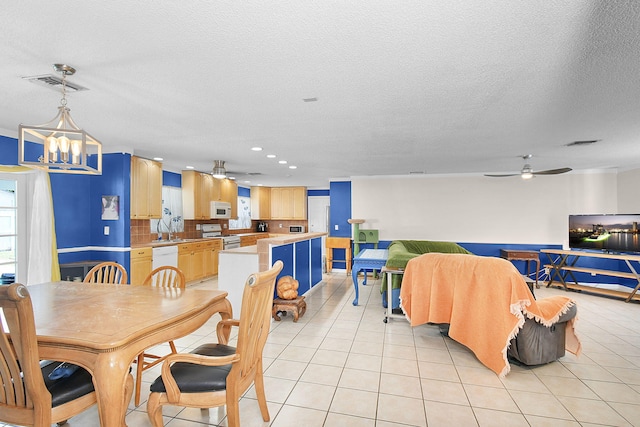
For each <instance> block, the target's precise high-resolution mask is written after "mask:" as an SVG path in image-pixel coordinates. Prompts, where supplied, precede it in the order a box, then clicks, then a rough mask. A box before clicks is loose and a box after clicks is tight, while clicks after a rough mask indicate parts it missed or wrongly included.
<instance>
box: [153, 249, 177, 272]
mask: <svg viewBox="0 0 640 427" xmlns="http://www.w3.org/2000/svg"><path fill="white" fill-rule="evenodd" d="M163 265H170V266H171V267H178V245H167V246H156V247H155V248H153V269H154V270H155V269H156V268H158V267H162V266H163Z"/></svg>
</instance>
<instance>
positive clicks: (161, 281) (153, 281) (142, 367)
mask: <svg viewBox="0 0 640 427" xmlns="http://www.w3.org/2000/svg"><path fill="white" fill-rule="evenodd" d="M186 282H187V281H186V279H185V277H184V273H183V272H182V270H180V269H179V268H176V267H171V266H169V265H164V266H162V267H158V268H156V269H155V270H153V271H152V272H151V273H149V275H148V276H147V277H146V278H145V279H144V281H143V282H142V285H143V286H157V287H161V288H167V289H169V288H177V289H184V288H185V285H186ZM169 347H171V353H169V354H176V353H177V352H178V351H177V350H176V345H175V344H174V342H173V341H169ZM169 354H166V355H164V356H160V355H157V354H152V353H146V352H143V353H140V354H139V355H138V359H137V360H136V389H135V404H136V406H138V405H139V404H140V386H141V385H142V372H143V371H146V370H147V369H151V368H153V367H154V366H156V365H157V364H158V363H161V362H162V361H164V359H165V358H166V357H167V356H168V355H169Z"/></svg>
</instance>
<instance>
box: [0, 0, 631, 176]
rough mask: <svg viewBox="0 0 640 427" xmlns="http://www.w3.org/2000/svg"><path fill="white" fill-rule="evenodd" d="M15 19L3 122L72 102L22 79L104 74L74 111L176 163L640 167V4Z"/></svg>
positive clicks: (143, 6)
mask: <svg viewBox="0 0 640 427" xmlns="http://www.w3.org/2000/svg"><path fill="white" fill-rule="evenodd" d="M0 31H1V32H2V38H1V39H0V56H1V57H2V59H3V61H2V63H1V64H0V93H1V94H2V96H0V106H1V109H0V133H2V134H5V135H8V136H14V137H15V136H16V135H17V127H18V124H19V123H24V124H38V123H44V122H46V121H48V120H49V119H51V118H52V117H53V116H55V114H56V112H57V106H58V104H59V99H60V94H59V93H56V92H55V91H53V90H51V89H48V88H44V87H41V86H38V85H35V84H31V83H29V82H27V81H25V80H23V79H22V77H24V76H33V75H39V74H50V73H53V69H52V64H54V63H67V64H70V65H72V66H74V67H75V68H77V70H78V72H77V73H76V75H75V76H72V77H70V80H71V81H72V82H74V83H77V84H80V85H83V86H86V87H87V88H89V90H88V91H84V92H78V93H74V94H71V95H69V96H68V106H69V107H70V108H71V114H72V116H73V118H74V119H75V121H76V122H77V123H78V124H79V125H80V126H82V127H83V128H85V129H86V130H88V131H89V132H90V133H91V134H92V135H94V136H95V137H96V138H98V139H100V140H101V141H102V143H103V147H104V150H105V151H106V152H119V151H126V152H131V153H134V154H137V155H140V156H143V157H155V156H161V157H163V158H164V159H165V160H164V164H165V168H166V169H169V170H173V171H176V172H178V171H180V170H181V169H183V168H184V167H185V166H186V165H193V166H195V168H196V169H199V170H202V171H210V170H211V167H212V164H213V160H216V159H220V160H225V161H226V162H227V169H228V170H230V171H234V172H245V173H254V174H255V173H259V174H261V175H254V176H250V177H248V176H244V175H238V181H239V182H240V183H241V184H244V185H256V184H264V185H307V186H310V187H319V188H326V187H327V186H328V182H329V180H330V179H344V178H348V177H350V176H367V175H406V174H409V173H410V172H424V173H427V174H448V173H455V174H457V173H478V174H482V173H501V172H513V171H518V170H519V169H520V168H521V167H522V165H523V161H522V159H520V158H519V157H518V156H521V155H523V154H529V153H530V154H533V155H534V157H533V159H532V161H531V165H532V166H533V168H534V170H542V169H553V168H560V167H566V166H568V167H571V168H573V169H574V170H585V169H606V168H618V169H619V170H620V169H626V168H632V167H639V166H640V2H636V1H615V2H607V1H583V0H574V1H571V0H569V1H563V2H549V1H543V0H538V1H526V2H524V1H520V2H513V1H509V0H504V1H495V0H489V1H483V2H477V1H471V0H467V1H462V0H458V1H446V2H443V1H413V2H411V1H407V2H391V1H370V0H369V1H361V0H350V1H345V2H340V1H325V2H317V1H314V2H310V1H281V2H272V1H257V0H248V1H241V2H240V1H234V2H219V1H207V2H205V1H191V2H186V1H178V0H174V1H167V0H158V1H154V2H148V1H138V2H131V1H125V0H117V1H109V2H89V1H86V0H68V1H55V2H53V1H49V0H42V1H33V0H22V1H13V2H10V4H8V5H3V9H2V14H1V15H0ZM313 97H315V98H317V99H318V100H317V102H304V101H303V99H305V98H313ZM590 139H599V140H601V141H600V142H598V143H597V144H593V145H589V146H579V147H566V144H568V143H570V142H572V141H576V140H590ZM253 146H261V147H263V148H264V151H262V152H259V153H258V152H253V151H251V150H250V148H251V147H253ZM270 153H272V154H276V155H277V158H276V159H267V158H266V154H270ZM280 159H285V160H287V161H288V162H289V164H290V165H295V166H297V167H298V168H297V169H295V170H290V169H288V168H287V167H286V166H283V165H280V164H278V163H277V160H280ZM0 163H1V162H0ZM486 179H491V178H486ZM540 179H545V178H540ZM246 180H251V184H245V181H246Z"/></svg>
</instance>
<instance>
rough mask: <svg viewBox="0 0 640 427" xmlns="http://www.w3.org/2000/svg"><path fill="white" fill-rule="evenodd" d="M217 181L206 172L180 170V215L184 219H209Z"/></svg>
mask: <svg viewBox="0 0 640 427" xmlns="http://www.w3.org/2000/svg"><path fill="white" fill-rule="evenodd" d="M214 181H217V180H216V179H215V178H214V177H213V176H211V175H210V174H208V173H202V172H197V171H182V216H183V217H184V219H210V218H211V211H210V209H211V200H212V196H213V194H214V191H215V189H216V184H217V183H216V182H214Z"/></svg>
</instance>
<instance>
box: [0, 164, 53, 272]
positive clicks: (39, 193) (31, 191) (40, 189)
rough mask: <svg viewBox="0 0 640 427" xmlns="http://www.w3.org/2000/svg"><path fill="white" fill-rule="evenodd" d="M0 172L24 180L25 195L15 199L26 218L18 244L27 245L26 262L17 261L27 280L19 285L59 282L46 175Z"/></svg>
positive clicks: (2, 168) (1, 169)
mask: <svg viewBox="0 0 640 427" xmlns="http://www.w3.org/2000/svg"><path fill="white" fill-rule="evenodd" d="M0 172H8V173H15V174H20V175H23V176H25V177H26V191H25V195H26V196H24V195H19V196H18V197H19V199H18V203H20V204H21V203H25V204H26V213H27V216H28V218H27V221H26V230H20V229H19V230H18V233H19V234H18V242H19V245H26V246H27V250H26V251H25V252H26V260H24V261H23V260H21V259H18V264H23V263H24V264H26V266H27V267H26V278H25V277H21V278H20V279H19V280H20V282H21V283H25V284H27V285H35V284H37V283H43V282H51V281H57V280H60V267H59V265H58V249H57V244H56V236H55V227H54V224H55V222H54V216H53V201H52V198H51V183H50V181H49V174H48V173H47V172H45V171H42V170H39V169H31V168H27V167H22V166H2V165H0ZM25 252H23V253H25ZM19 268H20V267H19ZM20 270H21V271H25V270H22V268H20Z"/></svg>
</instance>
